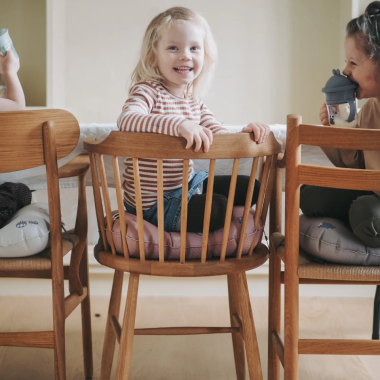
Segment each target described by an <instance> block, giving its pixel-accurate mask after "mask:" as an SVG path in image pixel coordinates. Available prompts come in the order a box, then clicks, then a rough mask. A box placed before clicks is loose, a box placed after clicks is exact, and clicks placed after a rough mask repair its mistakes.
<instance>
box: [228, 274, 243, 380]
mask: <svg viewBox="0 0 380 380" xmlns="http://www.w3.org/2000/svg"><path fill="white" fill-rule="evenodd" d="M236 277H237V276H234V275H227V284H228V300H229V305H230V317H231V326H232V327H238V323H237V322H236V320H235V319H234V318H233V315H234V314H238V315H239V316H240V318H241V311H240V304H239V289H238V286H239V284H238V282H237V278H236ZM232 345H233V348H234V357H235V367H236V378H237V380H245V351H244V339H243V336H242V334H240V333H232Z"/></svg>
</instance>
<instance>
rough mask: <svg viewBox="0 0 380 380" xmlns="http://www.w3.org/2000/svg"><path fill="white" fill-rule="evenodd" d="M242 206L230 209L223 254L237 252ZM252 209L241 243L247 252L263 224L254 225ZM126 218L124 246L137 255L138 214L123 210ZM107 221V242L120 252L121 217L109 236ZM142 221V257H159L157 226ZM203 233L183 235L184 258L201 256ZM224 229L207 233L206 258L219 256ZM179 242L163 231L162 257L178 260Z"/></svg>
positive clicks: (176, 234) (175, 235)
mask: <svg viewBox="0 0 380 380" xmlns="http://www.w3.org/2000/svg"><path fill="white" fill-rule="evenodd" d="M243 212H244V207H234V208H233V212H232V221H231V227H230V233H229V236H228V243H227V252H226V256H233V255H234V254H235V255H236V249H237V247H238V244H239V237H240V231H241V223H242V220H243ZM117 213H118V212H117V211H113V212H112V214H113V215H115V214H117ZM254 216H255V212H254V210H251V211H250V215H249V218H248V226H247V230H246V234H245V240H244V245H243V254H247V253H248V251H249V248H250V246H251V244H252V242H254V246H256V245H257V244H258V243H259V242H260V241H261V238H262V235H263V229H264V226H263V223H262V221H261V220H260V223H259V224H260V225H259V227H258V228H255V222H254ZM125 219H126V224H127V245H128V250H129V255H130V256H131V257H140V254H139V238H138V236H139V235H138V228H137V217H136V215H132V214H129V213H127V212H125ZM105 223H106V235H107V240H108V243H109V244H110V243H111V239H113V241H114V243H115V248H116V251H117V252H118V253H120V254H123V243H122V239H121V229H120V219H116V220H114V221H113V226H112V235H111V232H110V231H109V229H108V228H107V221H105ZM143 223H144V242H145V257H146V258H147V259H158V228H157V227H156V226H154V225H152V224H151V223H149V222H147V221H145V220H144V221H143ZM202 237H203V234H202V233H190V232H188V233H187V235H186V258H187V259H198V258H200V257H201V252H202ZM222 238H223V229H220V230H218V231H214V232H212V233H210V234H209V239H208V244H207V258H211V257H219V256H220V252H221V247H222ZM180 244H181V234H180V233H179V232H165V233H164V246H165V250H164V252H165V259H166V260H173V259H179V257H180Z"/></svg>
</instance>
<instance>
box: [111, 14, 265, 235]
mask: <svg viewBox="0 0 380 380" xmlns="http://www.w3.org/2000/svg"><path fill="white" fill-rule="evenodd" d="M216 56H217V53H216V45H215V42H214V39H213V36H212V34H211V30H210V27H209V25H208V24H207V22H206V20H205V19H204V18H203V17H202V16H200V15H199V14H197V13H195V12H193V11H191V10H190V9H187V8H183V7H174V8H170V9H168V10H167V11H165V12H162V13H160V14H159V15H158V16H156V17H155V18H154V19H153V20H152V21H151V23H150V24H149V26H148V28H147V30H146V32H145V36H144V39H143V44H142V49H141V55H140V60H139V62H138V64H137V66H136V68H135V70H134V72H133V74H132V85H131V88H130V92H129V98H128V99H127V101H126V103H125V105H124V107H123V110H122V113H121V115H120V116H119V118H118V127H119V129H120V130H122V131H126V132H145V133H162V134H166V135H171V136H177V137H183V138H185V139H186V141H187V144H186V149H189V148H190V147H192V146H193V144H195V146H194V151H196V152H197V151H199V150H200V149H201V147H202V146H203V149H204V151H205V152H207V151H208V150H209V148H210V145H211V144H212V141H213V137H212V135H213V133H226V132H228V131H227V129H226V128H224V127H223V126H222V125H221V124H220V123H219V122H217V121H216V120H215V117H214V115H213V114H212V112H211V111H210V110H209V109H208V108H207V107H206V105H205V104H204V103H203V102H202V101H201V96H202V95H203V94H204V93H205V91H206V90H207V87H208V84H209V81H210V79H211V77H212V74H213V72H214V68H215V62H216ZM243 132H247V133H249V132H253V133H254V137H255V141H256V142H257V143H261V142H263V141H264V140H265V139H266V137H267V136H268V134H269V127H268V126H267V125H264V124H261V123H251V124H249V125H247V126H246V127H245V128H244V129H243ZM142 138H143V136H142ZM125 164H126V169H125V174H124V182H123V187H124V201H125V207H126V210H127V211H128V212H130V213H133V214H135V213H136V210H135V207H136V202H135V188H134V181H133V165H132V160H131V159H126V161H125ZM139 167H140V177H141V193H142V194H141V195H142V204H143V217H144V219H145V220H147V221H148V222H151V223H152V224H154V225H157V177H156V162H155V160H148V159H144V160H143V159H141V160H139ZM182 170H183V160H173V159H170V160H169V159H166V160H163V181H164V213H165V226H164V229H165V231H168V232H170V231H179V230H180V216H181V195H182ZM207 176H208V173H206V172H203V171H201V172H199V173H195V171H194V168H193V163H192V162H190V164H189V175H188V180H189V192H188V193H189V197H188V201H189V207H188V210H189V211H188V223H187V229H188V231H190V232H201V231H202V230H203V214H204V209H205V200H206V194H205V192H206V189H207ZM248 180H249V177H247V176H238V181H237V191H236V195H235V205H244V202H245V195H246V192H247V188H248ZM230 181H231V177H230V176H216V177H215V182H214V194H213V201H212V210H211V221H210V231H215V230H217V229H219V228H222V227H223V224H224V216H225V213H226V206H227V196H228V191H229V186H230ZM258 190H259V183H258V182H256V186H255V191H254V195H253V198H252V204H253V203H255V202H256V200H257V195H258Z"/></svg>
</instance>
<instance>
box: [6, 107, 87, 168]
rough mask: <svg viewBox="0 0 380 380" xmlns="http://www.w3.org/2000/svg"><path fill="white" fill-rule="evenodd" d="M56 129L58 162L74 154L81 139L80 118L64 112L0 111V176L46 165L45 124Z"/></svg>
mask: <svg viewBox="0 0 380 380" xmlns="http://www.w3.org/2000/svg"><path fill="white" fill-rule="evenodd" d="M45 123H50V125H53V126H54V135H55V146H56V151H57V159H58V160H59V159H61V158H63V157H66V156H67V155H68V154H69V153H71V152H72V151H73V150H74V148H75V146H76V145H77V143H78V140H79V135H80V131H79V124H78V121H77V119H76V118H75V117H74V116H73V115H72V114H71V113H69V112H67V111H64V110H36V111H17V112H0V152H1V160H0V173H9V172H13V171H18V170H23V169H30V168H34V167H37V166H41V165H44V164H45V156H44V139H43V125H44V124H45Z"/></svg>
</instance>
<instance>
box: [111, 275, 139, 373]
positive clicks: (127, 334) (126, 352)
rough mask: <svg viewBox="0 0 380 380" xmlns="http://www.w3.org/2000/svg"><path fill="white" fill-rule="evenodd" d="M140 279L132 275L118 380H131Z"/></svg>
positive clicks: (122, 333)
mask: <svg viewBox="0 0 380 380" xmlns="http://www.w3.org/2000/svg"><path fill="white" fill-rule="evenodd" d="M139 279H140V275H139V274H136V273H130V275H129V285H128V294H127V302H126V305H125V312H124V320H123V327H122V329H121V337H120V347H119V356H118V358H117V369H116V380H128V379H129V372H130V369H131V359H132V348H133V337H134V335H135V318H136V306H137V292H138V289H139Z"/></svg>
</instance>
